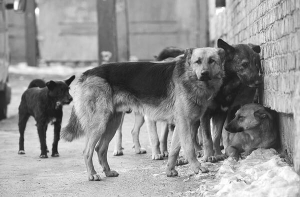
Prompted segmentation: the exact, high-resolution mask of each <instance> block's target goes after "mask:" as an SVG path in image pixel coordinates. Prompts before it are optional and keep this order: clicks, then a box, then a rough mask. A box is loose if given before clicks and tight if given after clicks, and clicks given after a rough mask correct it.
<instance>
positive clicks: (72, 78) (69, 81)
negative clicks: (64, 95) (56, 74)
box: [65, 75, 75, 86]
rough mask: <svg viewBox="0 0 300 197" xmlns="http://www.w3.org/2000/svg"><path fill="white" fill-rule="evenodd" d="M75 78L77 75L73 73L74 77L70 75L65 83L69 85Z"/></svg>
mask: <svg viewBox="0 0 300 197" xmlns="http://www.w3.org/2000/svg"><path fill="white" fill-rule="evenodd" d="M74 79H75V75H73V76H72V77H70V78H69V79H67V80H65V83H66V84H67V85H68V86H69V85H70V84H71V83H72V81H73V80H74Z"/></svg>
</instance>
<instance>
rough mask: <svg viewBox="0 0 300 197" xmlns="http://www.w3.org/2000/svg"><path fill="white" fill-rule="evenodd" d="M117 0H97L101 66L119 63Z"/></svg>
mask: <svg viewBox="0 0 300 197" xmlns="http://www.w3.org/2000/svg"><path fill="white" fill-rule="evenodd" d="M115 5H116V0H97V15H98V60H99V64H102V63H106V62H116V61H118V43H117V25H116V6H115Z"/></svg>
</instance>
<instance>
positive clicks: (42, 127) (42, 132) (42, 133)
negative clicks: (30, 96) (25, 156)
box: [37, 122, 48, 158]
mask: <svg viewBox="0 0 300 197" xmlns="http://www.w3.org/2000/svg"><path fill="white" fill-rule="evenodd" d="M37 129H38V134H39V138H40V144H41V155H40V158H48V155H47V143H46V131H47V123H46V122H38V123H37Z"/></svg>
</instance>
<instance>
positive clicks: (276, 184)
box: [191, 149, 300, 197]
mask: <svg viewBox="0 0 300 197" xmlns="http://www.w3.org/2000/svg"><path fill="white" fill-rule="evenodd" d="M196 193H197V195H199V196H203V197H204V196H205V197H221V196H222V197H234V196H242V197H253V196H255V197H277V196H278V197H299V196H300V177H299V175H298V174H297V173H296V172H295V171H294V170H293V168H292V167H290V166H289V165H288V164H287V163H286V162H284V161H283V159H282V158H280V157H279V155H278V154H277V152H276V151H275V150H274V149H257V150H255V151H253V152H252V154H251V155H249V156H248V157H247V158H246V159H244V160H240V161H238V162H236V161H235V160H233V159H231V158H228V159H226V160H225V161H224V162H223V164H222V165H221V166H220V168H219V171H218V173H217V174H216V177H215V179H213V180H209V181H205V182H203V183H202V184H201V186H200V187H199V189H197V190H196ZM191 195H192V196H194V194H191Z"/></svg>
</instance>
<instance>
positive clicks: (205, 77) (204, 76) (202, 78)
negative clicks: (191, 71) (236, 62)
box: [199, 71, 211, 81]
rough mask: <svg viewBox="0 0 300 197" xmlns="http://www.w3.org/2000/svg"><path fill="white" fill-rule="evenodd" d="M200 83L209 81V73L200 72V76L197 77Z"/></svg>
mask: <svg viewBox="0 0 300 197" xmlns="http://www.w3.org/2000/svg"><path fill="white" fill-rule="evenodd" d="M199 80H200V81H209V80H211V78H210V76H209V72H208V71H202V72H201V75H200V77H199Z"/></svg>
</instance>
